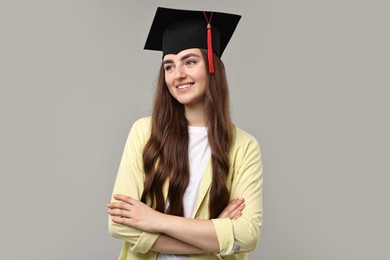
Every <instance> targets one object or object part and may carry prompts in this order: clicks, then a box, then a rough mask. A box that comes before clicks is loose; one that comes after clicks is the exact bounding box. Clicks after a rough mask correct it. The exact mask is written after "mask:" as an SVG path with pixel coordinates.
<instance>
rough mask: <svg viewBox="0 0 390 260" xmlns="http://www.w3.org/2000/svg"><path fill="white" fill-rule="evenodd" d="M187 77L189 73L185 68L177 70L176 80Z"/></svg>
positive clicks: (177, 68)
mask: <svg viewBox="0 0 390 260" xmlns="http://www.w3.org/2000/svg"><path fill="white" fill-rule="evenodd" d="M186 77H187V73H186V71H185V68H183V66H177V67H176V68H175V78H176V79H184V78H186Z"/></svg>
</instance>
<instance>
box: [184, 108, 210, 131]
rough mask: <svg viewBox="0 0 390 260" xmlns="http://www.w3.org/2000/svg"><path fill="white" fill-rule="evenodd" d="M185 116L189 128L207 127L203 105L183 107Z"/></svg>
mask: <svg viewBox="0 0 390 260" xmlns="http://www.w3.org/2000/svg"><path fill="white" fill-rule="evenodd" d="M185 115H186V118H187V120H188V124H189V125H190V126H207V120H206V113H205V110H204V106H203V105H198V106H192V107H189V106H185Z"/></svg>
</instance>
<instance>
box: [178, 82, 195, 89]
mask: <svg viewBox="0 0 390 260" xmlns="http://www.w3.org/2000/svg"><path fill="white" fill-rule="evenodd" d="M192 85H194V83H189V84H184V85H179V86H177V87H176V88H178V89H186V88H189V87H191V86H192Z"/></svg>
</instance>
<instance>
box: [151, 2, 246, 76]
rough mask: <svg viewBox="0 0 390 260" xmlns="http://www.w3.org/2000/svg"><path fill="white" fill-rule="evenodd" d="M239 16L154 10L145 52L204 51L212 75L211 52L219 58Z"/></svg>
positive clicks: (176, 10) (178, 10)
mask: <svg viewBox="0 0 390 260" xmlns="http://www.w3.org/2000/svg"><path fill="white" fill-rule="evenodd" d="M240 18H241V16H240V15H236V14H228V13H220V12H210V11H193V10H180V9H170V8H163V7H158V8H157V11H156V14H155V16H154V20H153V23H152V26H151V28H150V31H149V35H148V38H147V39H146V43H145V47H144V49H145V50H157V51H162V52H163V56H165V55H166V54H177V53H179V52H180V51H182V50H185V49H190V48H201V49H207V51H208V62H209V73H210V74H213V73H214V63H213V53H215V54H216V55H217V56H218V57H221V56H222V53H223V51H224V50H225V48H226V46H227V44H228V43H229V40H230V38H231V37H232V35H233V32H234V30H235V29H236V27H237V24H238V22H239V21H240Z"/></svg>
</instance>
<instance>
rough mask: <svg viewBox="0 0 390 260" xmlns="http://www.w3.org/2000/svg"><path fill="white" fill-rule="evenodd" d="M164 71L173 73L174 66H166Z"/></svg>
mask: <svg viewBox="0 0 390 260" xmlns="http://www.w3.org/2000/svg"><path fill="white" fill-rule="evenodd" d="M164 70H165V71H172V70H173V66H172V65H166V66H164Z"/></svg>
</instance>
